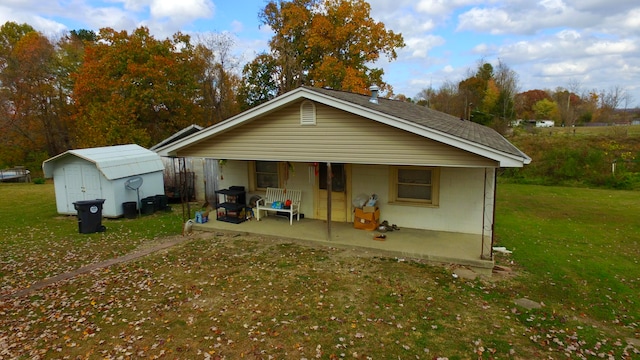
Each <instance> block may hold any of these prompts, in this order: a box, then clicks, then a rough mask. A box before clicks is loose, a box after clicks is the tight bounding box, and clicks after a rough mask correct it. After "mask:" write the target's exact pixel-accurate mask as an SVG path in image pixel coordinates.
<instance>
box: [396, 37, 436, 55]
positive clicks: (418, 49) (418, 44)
mask: <svg viewBox="0 0 640 360" xmlns="http://www.w3.org/2000/svg"><path fill="white" fill-rule="evenodd" d="M404 42H405V44H406V47H405V48H404V49H402V50H400V51H401V52H402V53H406V54H410V57H412V58H426V57H427V56H428V54H429V50H431V49H433V48H434V47H436V46H440V45H443V44H444V43H445V41H444V39H443V38H441V37H439V36H433V35H425V36H421V37H411V38H408V39H405V40H404Z"/></svg>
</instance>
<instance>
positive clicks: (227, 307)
mask: <svg viewBox="0 0 640 360" xmlns="http://www.w3.org/2000/svg"><path fill="white" fill-rule="evenodd" d="M498 189H499V198H498V211H497V224H496V233H497V237H498V239H497V241H498V244H496V245H500V246H505V247H507V248H508V249H509V250H512V251H513V254H511V255H502V254H501V255H496V258H497V262H498V263H500V264H502V265H505V266H510V267H512V268H513V269H514V275H513V276H509V277H505V278H502V277H501V278H492V279H479V280H474V281H467V280H463V279H460V278H455V277H453V276H452V275H451V271H450V269H449V268H447V267H441V266H430V265H427V264H424V263H420V262H413V261H404V260H399V259H395V258H384V257H375V256H363V255H362V254H359V253H356V252H354V251H352V250H348V249H336V248H327V247H320V246H318V247H315V248H313V247H307V246H301V245H298V244H295V243H292V242H290V241H283V240H279V239H270V238H261V237H254V236H247V235H239V236H231V235H219V234H218V235H216V234H200V235H198V236H194V237H193V238H192V240H190V241H189V242H187V243H184V244H182V245H178V246H176V247H174V248H171V249H169V250H165V251H162V252H159V253H156V254H152V255H149V256H147V257H145V258H142V259H139V260H137V261H133V262H130V263H126V264H121V265H115V266H112V267H110V268H108V269H102V270H97V271H94V272H92V273H90V274H86V275H82V276H78V277H76V278H74V279H72V280H69V281H66V282H62V283H59V284H56V285H54V286H51V287H48V288H45V289H43V290H40V291H37V292H35V293H33V294H32V295H31V296H28V297H24V298H17V299H15V298H13V299H8V300H4V301H0V359H5V358H7V359H9V358H25V359H26V358H56V359H57V358H65V357H67V358H92V359H93V358H107V359H111V358H112V359H116V358H123V359H126V358H160V357H164V358H185V359H197V358H204V359H209V358H210V359H223V358H226V359H237V358H251V359H268V358H275V359H282V358H287V359H288V358H294V359H301V358H322V359H341V358H349V359H368V358H373V359H388V358H393V359H398V358H400V359H409V358H411V359H435V358H439V357H441V358H448V359H469V358H475V359H505V358H513V359H534V358H535V359H538V358H553V359H556V358H557V359H559V358H576V359H579V358H609V357H610V356H611V357H613V358H615V359H624V358H628V359H632V358H639V357H640V352H639V351H638V348H640V347H639V346H637V345H636V347H634V346H633V345H629V344H628V342H631V343H635V344H637V342H638V339H639V338H640V333H639V332H640V328H639V326H638V323H639V321H640V319H639V318H638V314H640V307H639V305H638V297H639V296H638V295H640V291H639V285H640V270H639V269H640V268H639V267H638V261H639V259H640V256H639V255H640V254H639V252H640V244H639V243H638V242H639V240H640V238H639V235H638V234H640V228H639V221H638V219H640V206H638V205H639V204H640V193H639V192H621V191H603V190H589V189H573V188H560V187H537V186H526V185H511V184H500V185H499V187H498ZM0 199H2V202H0V238H1V239H2V240H0V283H1V284H2V288H1V289H0V293H2V294H7V293H11V292H13V291H16V290H17V289H20V288H24V287H26V286H28V285H29V284H31V283H33V282H34V281H37V280H38V279H42V278H45V277H48V276H52V275H55V274H57V273H59V272H62V271H68V270H70V269H74V268H77V267H79V266H82V265H86V264H89V263H92V262H97V261H100V260H104V259H107V258H110V257H114V256H119V255H122V254H124V253H127V252H131V251H132V250H134V249H136V248H140V247H144V246H146V245H147V244H150V243H153V242H155V241H157V240H158V239H159V238H163V237H167V236H176V235H179V233H180V229H181V212H180V210H179V209H177V211H174V212H173V213H156V214H154V215H151V216H145V217H143V218H140V219H135V220H125V219H120V220H105V221H103V224H104V225H106V226H107V231H106V232H105V233H99V234H88V235H87V234H78V231H77V222H76V219H75V218H74V217H68V216H58V215H57V214H56V211H55V200H54V195H53V187H52V186H51V185H50V184H47V185H31V184H20V185H9V184H0ZM521 297H528V298H530V299H532V300H535V301H538V302H541V303H543V304H544V306H543V307H542V309H539V310H530V311H529V310H525V309H523V308H520V307H518V306H516V305H515V304H514V302H513V301H514V300H515V299H518V298H521Z"/></svg>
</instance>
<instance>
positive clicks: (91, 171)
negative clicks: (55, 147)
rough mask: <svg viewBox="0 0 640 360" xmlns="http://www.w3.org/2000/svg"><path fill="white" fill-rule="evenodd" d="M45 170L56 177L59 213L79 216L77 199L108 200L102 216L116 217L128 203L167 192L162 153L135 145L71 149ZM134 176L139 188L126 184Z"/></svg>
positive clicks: (47, 174) (54, 159) (56, 157)
mask: <svg viewBox="0 0 640 360" xmlns="http://www.w3.org/2000/svg"><path fill="white" fill-rule="evenodd" d="M42 169H43V171H44V175H45V177H46V178H53V180H54V189H55V193H56V207H57V210H58V213H59V214H67V215H75V214H76V213H77V211H76V209H75V206H74V205H73V203H74V202H76V201H81V200H95V199H105V201H104V204H103V208H102V215H103V216H104V217H114V218H115V217H119V216H122V215H123V214H124V211H123V205H122V204H123V203H125V202H132V201H136V203H138V202H139V199H143V198H146V197H151V196H156V195H161V194H164V185H163V179H162V171H163V169H164V166H163V164H162V160H160V156H159V155H158V154H156V153H155V152H153V151H150V150H147V149H145V148H143V147H141V146H138V145H134V144H129V145H117V146H106V147H97V148H89V149H78V150H69V151H66V152H64V153H62V154H59V155H57V156H54V157H52V158H50V159H47V160H45V161H44V162H43V163H42ZM132 179H134V180H137V181H136V182H137V184H138V185H140V186H139V188H138V189H132V187H131V186H130V187H129V188H128V187H127V186H125V185H126V184H127V181H128V180H132ZM140 181H141V183H140Z"/></svg>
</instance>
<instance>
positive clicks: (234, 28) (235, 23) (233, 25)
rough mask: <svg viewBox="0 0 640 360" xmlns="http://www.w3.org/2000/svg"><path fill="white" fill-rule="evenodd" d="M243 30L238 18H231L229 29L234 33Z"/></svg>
mask: <svg viewBox="0 0 640 360" xmlns="http://www.w3.org/2000/svg"><path fill="white" fill-rule="evenodd" d="M242 30H244V24H243V23H242V22H240V21H238V20H233V21H232V22H231V31H232V32H234V33H239V32H242Z"/></svg>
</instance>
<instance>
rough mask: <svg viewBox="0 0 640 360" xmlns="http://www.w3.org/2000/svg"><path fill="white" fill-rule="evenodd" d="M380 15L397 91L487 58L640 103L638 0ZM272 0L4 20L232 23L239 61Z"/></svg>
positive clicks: (160, 4) (482, 3)
mask: <svg viewBox="0 0 640 360" xmlns="http://www.w3.org/2000/svg"><path fill="white" fill-rule="evenodd" d="M369 3H370V4H371V15H372V17H373V18H374V19H375V20H377V21H382V22H383V23H384V24H385V25H386V26H387V29H390V30H393V31H394V32H399V33H401V34H402V35H403V36H404V39H405V42H406V43H407V46H406V47H405V48H404V49H401V50H400V51H399V52H398V59H396V60H395V61H393V62H391V63H389V62H388V61H386V59H383V60H382V61H380V62H379V63H378V64H376V65H377V66H380V67H382V68H384V70H385V76H384V79H385V81H386V82H388V83H389V84H391V85H392V86H393V88H394V92H395V93H396V94H400V93H401V94H405V95H406V96H409V97H415V96H416V95H417V94H418V92H420V90H422V89H424V88H426V87H428V86H430V85H431V86H433V87H435V88H438V87H440V86H441V85H442V84H443V83H446V82H458V81H460V80H462V79H464V78H466V77H468V75H469V72H470V71H472V70H475V68H476V67H477V64H478V61H479V60H480V59H484V60H485V61H488V62H491V63H493V64H495V63H497V61H498V59H500V60H501V61H503V62H504V63H506V64H507V65H508V66H509V67H510V68H512V69H513V70H515V71H516V73H517V74H518V77H519V87H520V90H521V91H526V90H531V89H556V88H558V87H563V88H571V89H575V90H577V92H578V93H585V92H588V91H592V90H598V91H602V90H604V91H609V90H611V89H613V88H614V87H618V88H621V89H623V90H624V91H625V92H626V93H627V94H629V97H628V100H630V101H629V102H628V103H626V104H621V106H623V107H624V106H625V105H626V106H628V107H635V106H640V30H639V29H640V2H638V1H637V0H542V1H532V0H393V1H390V0H370V1H369ZM264 5H265V0H235V1H228V0H180V1H175V0H102V1H94V0H47V1H42V0H0V23H4V22H6V21H15V22H18V23H28V24H30V25H31V26H33V27H34V28H36V29H37V30H39V31H41V32H43V33H45V34H47V35H50V36H57V35H59V34H61V33H62V32H64V31H68V30H74V29H91V30H96V31H97V30H98V29H100V28H103V27H112V28H114V29H116V30H123V29H124V30H132V29H135V28H136V27H138V26H147V27H149V29H150V30H151V32H152V34H153V35H154V36H156V37H157V38H165V37H170V36H171V35H172V34H174V33H175V32H178V31H182V32H184V33H189V34H193V35H197V34H199V33H208V32H228V33H229V34H230V35H232V36H233V38H234V40H235V52H236V55H237V56H238V58H239V60H240V63H241V64H242V63H244V62H247V61H250V60H251V59H252V58H253V57H254V56H255V54H257V53H259V52H261V51H264V50H266V49H267V41H268V39H269V38H270V36H271V32H270V29H269V28H265V27H262V28H261V27H260V26H259V25H260V23H259V20H258V13H259V12H260V10H261V9H262V8H263V7H264Z"/></svg>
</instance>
